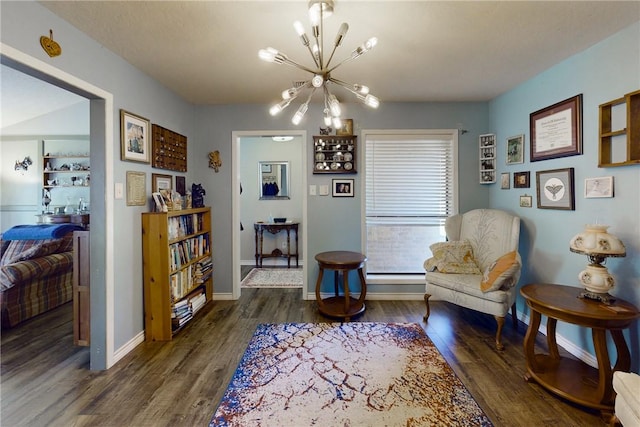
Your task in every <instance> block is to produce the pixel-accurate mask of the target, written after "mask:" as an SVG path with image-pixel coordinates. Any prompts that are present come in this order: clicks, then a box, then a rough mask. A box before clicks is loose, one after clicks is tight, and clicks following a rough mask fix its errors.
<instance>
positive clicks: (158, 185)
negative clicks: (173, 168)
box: [151, 173, 173, 193]
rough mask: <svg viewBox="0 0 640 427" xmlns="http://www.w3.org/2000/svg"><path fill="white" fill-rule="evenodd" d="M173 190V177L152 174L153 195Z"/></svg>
mask: <svg viewBox="0 0 640 427" xmlns="http://www.w3.org/2000/svg"><path fill="white" fill-rule="evenodd" d="M172 189H173V176H171V175H163V174H159V173H152V174H151V191H152V192H153V193H158V192H159V191H160V190H169V191H171V190H172Z"/></svg>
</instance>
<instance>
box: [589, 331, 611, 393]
mask: <svg viewBox="0 0 640 427" xmlns="http://www.w3.org/2000/svg"><path fill="white" fill-rule="evenodd" d="M592 336H593V347H594V348H595V350H596V359H597V360H598V389H597V391H596V399H597V401H598V402H600V403H602V404H604V405H613V385H612V383H611V381H612V379H613V371H612V370H611V362H610V360H609V351H608V350H607V332H606V330H604V329H596V328H594V329H593V330H592Z"/></svg>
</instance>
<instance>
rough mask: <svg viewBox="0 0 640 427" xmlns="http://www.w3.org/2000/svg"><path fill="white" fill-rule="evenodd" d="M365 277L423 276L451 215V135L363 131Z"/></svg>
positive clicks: (453, 154)
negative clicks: (423, 264)
mask: <svg viewBox="0 0 640 427" xmlns="http://www.w3.org/2000/svg"><path fill="white" fill-rule="evenodd" d="M364 140H365V141H364V142H365V217H366V227H367V233H366V239H367V257H368V259H369V261H368V263H367V273H368V274H369V273H372V272H373V273H376V272H377V273H424V269H423V268H422V263H423V262H424V260H425V259H426V258H427V257H428V255H429V245H430V244H431V243H434V242H436V241H441V240H442V232H443V230H442V226H443V224H444V220H445V219H446V218H447V217H449V216H451V215H452V214H454V213H456V211H457V185H456V182H457V177H456V174H457V162H456V156H457V131H456V130H424V131H385V132H374V131H368V132H364Z"/></svg>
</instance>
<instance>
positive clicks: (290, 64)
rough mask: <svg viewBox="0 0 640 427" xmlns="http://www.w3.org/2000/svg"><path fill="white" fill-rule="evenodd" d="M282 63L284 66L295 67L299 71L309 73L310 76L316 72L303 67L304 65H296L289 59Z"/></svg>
mask: <svg viewBox="0 0 640 427" xmlns="http://www.w3.org/2000/svg"><path fill="white" fill-rule="evenodd" d="M282 63H283V64H286V65H289V66H291V67H296V68H298V69H300V70H303V71H306V72H308V73H311V74H316V72H315V71H314V70H312V69H311V68H309V67H305V66H304V65H301V64H298V63H297V62H295V61H292V60H290V59H289V58H286V59H285V60H284V61H282Z"/></svg>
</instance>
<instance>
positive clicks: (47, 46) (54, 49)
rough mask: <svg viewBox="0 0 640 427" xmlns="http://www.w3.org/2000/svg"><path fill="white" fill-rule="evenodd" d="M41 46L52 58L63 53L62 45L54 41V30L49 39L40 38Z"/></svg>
mask: <svg viewBox="0 0 640 427" xmlns="http://www.w3.org/2000/svg"><path fill="white" fill-rule="evenodd" d="M40 46H42V48H43V49H44V51H45V52H47V55H49V56H50V57H52V58H53V57H54V56H58V55H60V54H61V53H62V48H61V47H60V45H59V44H58V43H57V42H55V41H53V30H49V37H47V36H42V37H40Z"/></svg>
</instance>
